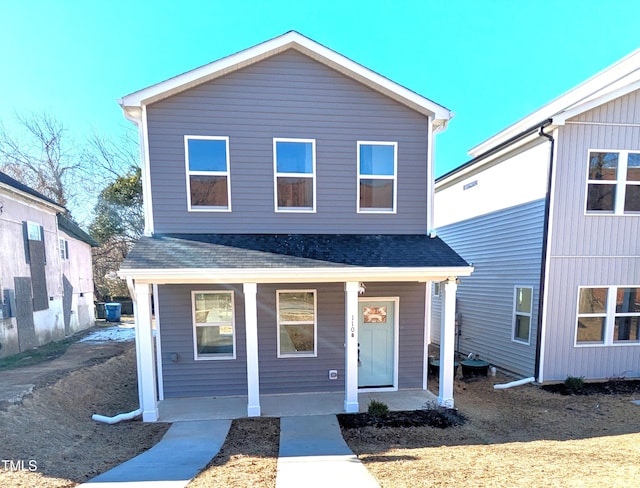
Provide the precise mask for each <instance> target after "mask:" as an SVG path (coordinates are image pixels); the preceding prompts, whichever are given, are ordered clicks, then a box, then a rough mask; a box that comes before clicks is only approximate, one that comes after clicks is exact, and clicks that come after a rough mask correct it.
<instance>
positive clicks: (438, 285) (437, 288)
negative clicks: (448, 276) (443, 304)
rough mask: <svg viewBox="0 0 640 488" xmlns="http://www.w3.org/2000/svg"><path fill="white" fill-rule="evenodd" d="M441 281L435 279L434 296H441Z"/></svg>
mask: <svg viewBox="0 0 640 488" xmlns="http://www.w3.org/2000/svg"><path fill="white" fill-rule="evenodd" d="M441 285H442V284H441V283H440V282H439V281H434V282H433V296H434V297H439V296H440V293H441V291H440V287H441Z"/></svg>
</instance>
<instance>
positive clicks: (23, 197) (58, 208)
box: [0, 183, 67, 213]
mask: <svg viewBox="0 0 640 488" xmlns="http://www.w3.org/2000/svg"><path fill="white" fill-rule="evenodd" d="M0 189H2V190H5V191H6V192H7V193H9V195H8V196H11V194H13V195H14V196H15V197H16V198H19V201H21V202H22V203H27V204H29V203H31V204H32V205H36V206H37V207H45V208H48V209H51V210H53V211H54V213H56V212H60V213H65V212H66V211H67V209H66V208H64V207H63V206H62V205H56V204H55V203H51V202H48V201H47V200H43V199H42V198H38V197H37V196H35V195H32V194H31V193H27V192H25V191H22V190H19V189H18V188H16V187H14V186H11V185H8V184H6V183H0ZM25 201H26V202H25Z"/></svg>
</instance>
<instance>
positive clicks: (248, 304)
mask: <svg viewBox="0 0 640 488" xmlns="http://www.w3.org/2000/svg"><path fill="white" fill-rule="evenodd" d="M242 287H243V292H244V321H245V331H246V342H247V415H248V416H249V417H259V416H260V375H259V371H258V306H257V301H256V294H257V291H258V285H257V284H256V283H243V285H242Z"/></svg>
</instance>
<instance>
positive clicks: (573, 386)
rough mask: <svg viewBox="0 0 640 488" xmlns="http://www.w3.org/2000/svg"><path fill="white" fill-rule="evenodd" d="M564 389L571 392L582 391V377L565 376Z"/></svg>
mask: <svg viewBox="0 0 640 488" xmlns="http://www.w3.org/2000/svg"><path fill="white" fill-rule="evenodd" d="M564 387H565V388H566V389H567V390H569V391H572V392H579V391H582V389H583V388H584V376H567V379H566V380H564Z"/></svg>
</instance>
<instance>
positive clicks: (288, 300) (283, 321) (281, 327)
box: [277, 290, 317, 357]
mask: <svg viewBox="0 0 640 488" xmlns="http://www.w3.org/2000/svg"><path fill="white" fill-rule="evenodd" d="M277 310H278V317H277V318H278V357H300V356H307V357H315V356H316V328H317V320H316V317H317V313H316V292H315V290H281V291H278V292H277Z"/></svg>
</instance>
